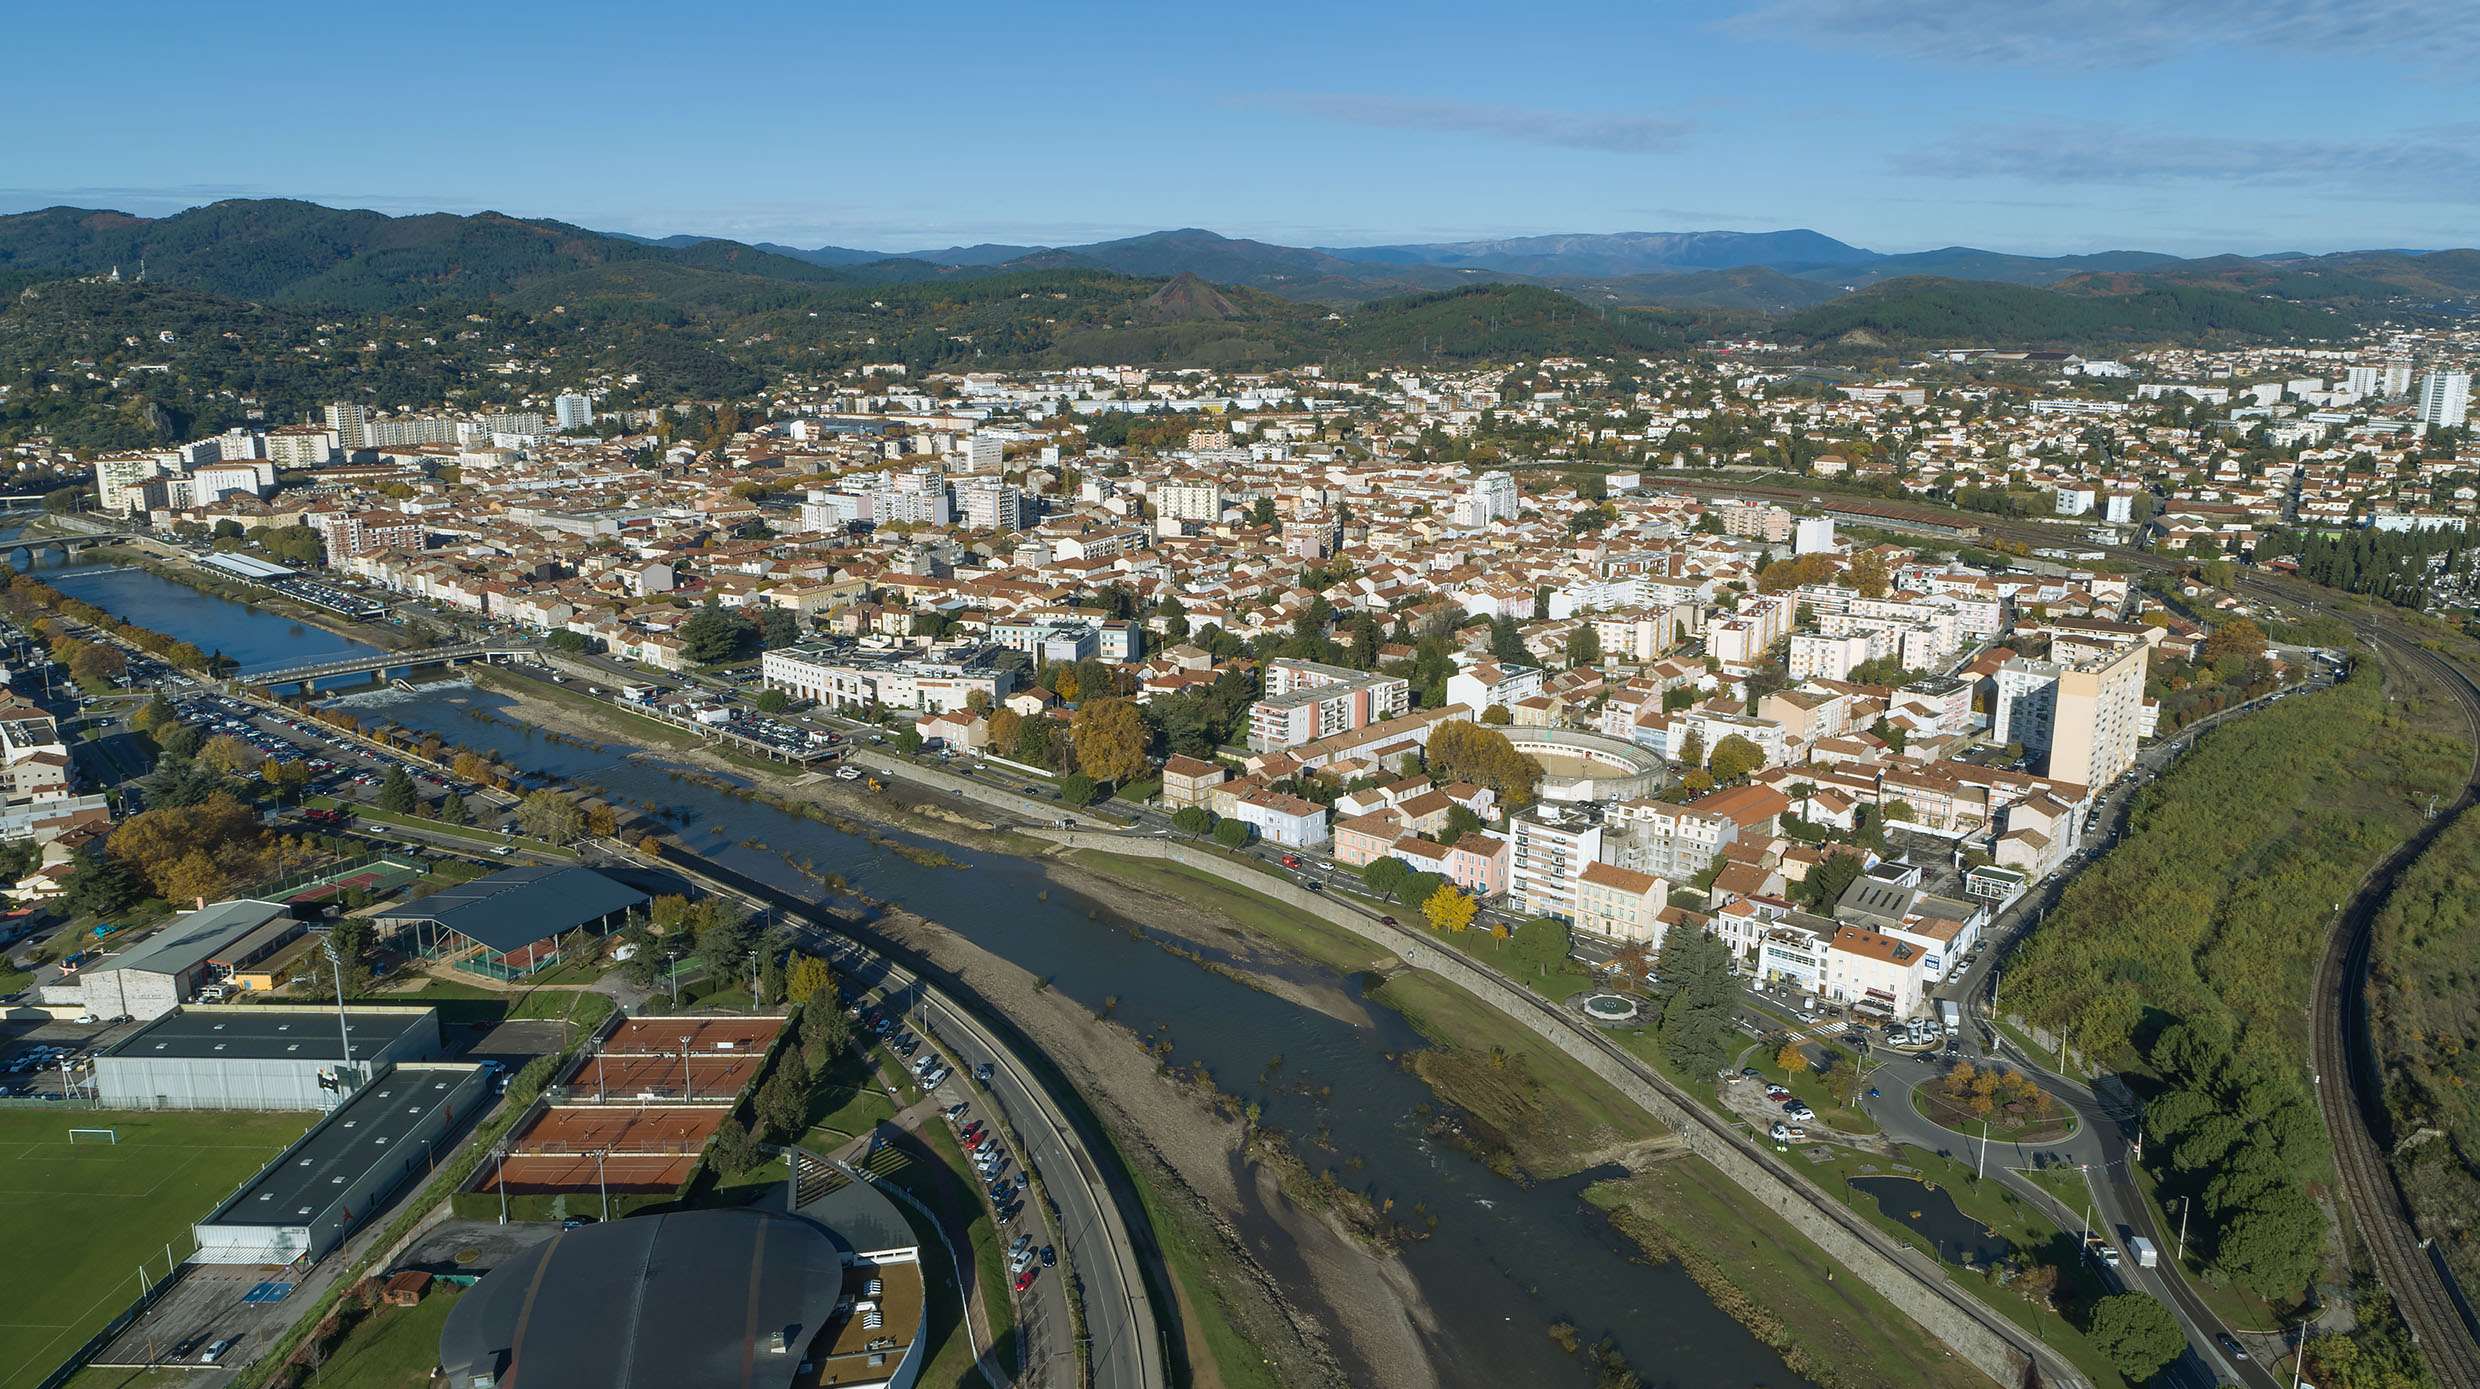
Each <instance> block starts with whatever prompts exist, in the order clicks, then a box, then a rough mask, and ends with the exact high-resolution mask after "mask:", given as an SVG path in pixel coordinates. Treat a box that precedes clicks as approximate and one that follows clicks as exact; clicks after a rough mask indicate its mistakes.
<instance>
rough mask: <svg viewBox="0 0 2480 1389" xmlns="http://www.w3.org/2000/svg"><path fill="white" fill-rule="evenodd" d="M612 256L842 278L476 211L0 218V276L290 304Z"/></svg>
mask: <svg viewBox="0 0 2480 1389" xmlns="http://www.w3.org/2000/svg"><path fill="white" fill-rule="evenodd" d="M625 265H639V266H661V267H668V268H672V269H677V270H682V271H687V272H692V273H710V274H725V275H731V276H735V277H751V278H758V279H767V280H780V281H786V282H790V283H804V284H824V283H837V282H844V281H846V279H847V277H846V276H845V275H844V274H843V273H841V272H838V271H835V270H830V269H827V268H825V267H822V266H817V265H811V264H809V263H808V262H806V261H798V260H793V259H791V258H789V257H786V256H778V255H771V254H769V253H767V252H765V251H760V250H757V249H755V248H754V247H749V246H742V245H739V244H737V243H733V242H722V241H710V242H701V243H698V244H696V245H693V246H686V247H669V246H660V245H655V244H651V243H648V242H642V241H633V240H629V239H627V238H624V237H616V236H606V235H604V234H603V233H601V232H594V231H588V230H586V229H585V228H583V227H572V226H569V225H567V224H566V223H563V222H548V221H538V220H527V219H524V218H517V217H504V216H501V215H500V214H498V213H489V212H486V213H478V214H476V215H473V216H470V217H460V216H455V215H452V214H448V213H434V214H430V215H427V216H420V217H388V216H384V215H382V214H380V213H376V212H353V211H343V210H339V209H336V208H330V207H321V206H319V205H318V204H316V203H305V202H294V201H289V200H283V199H259V200H250V201H234V202H221V203H214V204H210V205H209V206H206V207H199V208H192V209H190V210H189V211H187V212H183V213H179V214H177V215H175V216H171V217H162V218H146V217H132V216H129V215H127V214H125V213H119V212H99V211H94V210H90V209H85V208H70V207H55V208H46V209H44V210H42V211H40V212H25V213H17V214H14V215H10V216H5V217H0V274H11V273H12V272H14V273H13V276H12V277H13V278H17V279H20V280H24V279H31V278H58V277H66V276H80V275H95V274H101V273H104V272H106V271H109V270H112V269H115V268H117V269H118V270H119V271H120V273H121V274H122V275H123V276H124V277H125V278H132V279H134V278H136V276H137V275H138V273H139V271H140V268H141V266H143V268H144V271H145V275H146V278H147V280H148V281H149V282H150V283H154V284H162V285H173V286H177V287H180V288H183V289H197V290H204V291H206V292H208V293H211V294H223V295H229V296H231V297H233V298H236V299H251V300H257V301H261V302H264V303H271V304H284V305H298V306H301V307H304V308H321V309H392V308H403V307H406V306H409V305H414V304H424V303H442V302H448V301H468V302H471V301H477V300H487V299H492V298H496V297H498V296H500V295H504V294H507V293H509V292H511V291H513V290H515V289H518V288H520V287H521V286H524V285H526V284H529V283H532V282H535V281H538V280H540V279H542V278H544V277H548V276H556V275H567V274H574V273H576V272H579V271H587V270H594V269H597V268H602V267H612V266H625Z"/></svg>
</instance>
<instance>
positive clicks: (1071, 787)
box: [1059, 772, 1102, 806]
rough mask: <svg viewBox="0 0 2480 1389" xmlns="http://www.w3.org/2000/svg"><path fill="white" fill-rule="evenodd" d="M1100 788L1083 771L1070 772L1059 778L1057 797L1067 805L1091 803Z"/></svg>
mask: <svg viewBox="0 0 2480 1389" xmlns="http://www.w3.org/2000/svg"><path fill="white" fill-rule="evenodd" d="M1101 789H1102V788H1101V787H1100V786H1098V785H1096V784H1095V782H1094V779H1093V778H1092V777H1089V776H1087V775H1085V774H1084V773H1083V772H1070V773H1068V774H1067V775H1066V776H1063V777H1061V778H1060V779H1059V799H1060V800H1061V802H1063V803H1065V804H1067V805H1078V806H1082V805H1092V804H1093V803H1094V796H1095V795H1096V793H1098V792H1099V791H1101Z"/></svg>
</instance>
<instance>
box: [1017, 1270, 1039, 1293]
mask: <svg viewBox="0 0 2480 1389" xmlns="http://www.w3.org/2000/svg"><path fill="white" fill-rule="evenodd" d="M1039 1271H1040V1270H1038V1269H1030V1268H1029V1269H1026V1270H1025V1271H1024V1272H1022V1273H1019V1274H1017V1275H1016V1291H1018V1292H1020V1293H1021V1292H1023V1291H1024V1290H1025V1289H1027V1288H1030V1287H1032V1286H1033V1275H1034V1274H1035V1273H1037V1272H1039Z"/></svg>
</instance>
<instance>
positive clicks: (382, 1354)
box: [318, 1283, 464, 1389]
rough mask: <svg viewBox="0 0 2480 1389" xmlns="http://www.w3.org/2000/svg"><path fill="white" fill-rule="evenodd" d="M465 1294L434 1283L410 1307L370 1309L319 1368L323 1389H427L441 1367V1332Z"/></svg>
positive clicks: (453, 1287) (319, 1378)
mask: <svg viewBox="0 0 2480 1389" xmlns="http://www.w3.org/2000/svg"><path fill="white" fill-rule="evenodd" d="M462 1296H464V1290H463V1289H461V1288H457V1287H455V1286H453V1285H450V1284H445V1283H434V1284H432V1285H431V1290H430V1293H429V1295H427V1296H425V1297H424V1298H423V1299H422V1300H421V1301H420V1302H418V1303H415V1304H414V1305H413V1306H411V1307H390V1306H387V1305H385V1304H382V1305H380V1306H378V1307H374V1308H372V1309H371V1312H370V1315H369V1316H366V1317H364V1318H362V1320H361V1322H360V1323H359V1324H358V1325H356V1326H355V1327H354V1328H353V1329H352V1330H351V1331H350V1332H347V1333H346V1334H345V1338H344V1339H343V1340H342V1341H339V1342H337V1343H336V1348H335V1349H334V1350H332V1351H330V1352H328V1356H327V1363H325V1364H324V1365H321V1366H320V1367H319V1372H318V1382H319V1384H320V1386H321V1389H427V1386H428V1385H429V1384H430V1382H431V1367H432V1366H433V1365H436V1364H438V1363H439V1331H440V1328H442V1327H444V1326H446V1325H447V1324H448V1313H449V1311H450V1309H452V1308H454V1307H455V1306H456V1300H457V1299H458V1298H459V1297H462Z"/></svg>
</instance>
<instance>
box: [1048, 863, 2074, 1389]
mask: <svg viewBox="0 0 2480 1389" xmlns="http://www.w3.org/2000/svg"><path fill="white" fill-rule="evenodd" d="M1026 833H1028V834H1031V835H1034V836H1037V837H1039V838H1042V839H1046V840H1049V841H1051V842H1052V843H1055V844H1059V845H1061V846H1063V847H1067V848H1072V849H1092V850H1094V851H1096V852H1099V853H1106V854H1124V855H1126V856H1128V857H1130V858H1146V859H1159V860H1164V861H1167V862H1171V863H1176V864H1179V865H1181V866H1183V867H1186V868H1193V869H1196V870H1197V871H1199V872H1202V873H1209V874H1212V875H1214V876H1215V877H1217V878H1220V879H1222V880H1223V881H1225V882H1228V883H1230V884H1231V885H1232V886H1234V887H1238V888H1243V889H1245V890H1247V891H1250V892H1254V893H1258V894H1260V895H1262V896H1265V897H1268V898H1271V899H1273V900H1275V901H1278V902H1281V903H1283V904H1284V905H1285V906H1288V907H1291V908H1293V909H1295V910H1297V911H1300V912H1303V913H1306V914H1307V915H1310V916H1313V917H1316V918H1317V919H1319V920H1321V921H1326V922H1329V923H1331V924H1333V925H1335V926H1339V927H1341V928H1343V929H1344V930H1347V931H1350V932H1351V933H1352V934H1354V935H1356V936H1358V937H1360V938H1361V939H1363V940H1366V941H1369V942H1370V943H1372V944H1374V945H1377V946H1379V947H1381V948H1383V949H1385V950H1386V951H1388V952H1389V953H1391V954H1393V955H1394V956H1395V957H1396V958H1398V959H1400V960H1402V961H1403V962H1404V963H1406V964H1408V965H1410V966H1412V967H1413V968H1415V969H1422V970H1427V971H1429V972H1430V973H1432V974H1435V975H1438V976H1439V977H1440V978H1443V979H1445V980H1447V981H1448V982H1449V983H1452V984H1455V985H1456V986H1458V987H1459V988H1462V989H1464V990H1465V991H1466V992H1468V993H1471V994H1473V995H1474V996H1476V997H1478V998H1479V999H1481V1000H1482V1001H1483V1002H1484V1003H1487V1004H1489V1005H1490V1006H1491V1007H1492V1008H1495V1009H1497V1010H1498V1011H1499V1012H1500V1013H1502V1014H1504V1015H1506V1016H1507V1017H1508V1018H1509V1019H1511V1020H1513V1021H1514V1022H1516V1023H1518V1024H1520V1025H1522V1026H1523V1027H1525V1028H1527V1029H1529V1030H1530V1031H1532V1032H1533V1033H1535V1034H1536V1035H1538V1036H1540V1037H1541V1038H1543V1039H1544V1040H1545V1041H1548V1042H1550V1043H1551V1044H1552V1045H1554V1046H1556V1047H1558V1048H1559V1049H1560V1050H1561V1051H1563V1052H1565V1053H1566V1054H1567V1055H1569V1056H1570V1057H1573V1058H1574V1059H1575V1060H1576V1061H1577V1063H1578V1064H1580V1065H1582V1066H1584V1067H1585V1068H1586V1069H1588V1070H1590V1071H1592V1072H1593V1073H1594V1074H1595V1075H1597V1076H1599V1077H1601V1078H1602V1079H1603V1080H1604V1081H1607V1082H1608V1083H1609V1084H1610V1085H1611V1086H1612V1087H1613V1088H1615V1089H1616V1090H1618V1091H1619V1093H1621V1094H1622V1095H1625V1096H1626V1097H1627V1098H1628V1099H1629V1100H1630V1101H1631V1102H1633V1103H1634V1104H1636V1106H1637V1107H1639V1108H1641V1109H1643V1110H1644V1111H1645V1112H1646V1113H1647V1114H1650V1115H1652V1116H1653V1117H1654V1118H1655V1119H1656V1120H1658V1121H1659V1122H1661V1124H1662V1125H1663V1126H1664V1127H1666V1128H1669V1129H1671V1130H1672V1131H1674V1132H1676V1133H1677V1134H1679V1135H1680V1137H1681V1138H1682V1139H1683V1140H1685V1142H1686V1144H1687V1146H1688V1148H1689V1150H1690V1151H1692V1152H1694V1153H1695V1154H1696V1155H1697V1156H1699V1157H1701V1158H1704V1159H1705V1160H1706V1161H1707V1162H1710V1163H1712V1164H1713V1165H1714V1166H1715V1167H1716V1168H1717V1169H1719V1170H1720V1171H1721V1172H1722V1173H1723V1175H1724V1176H1726V1177H1729V1178H1730V1179H1731V1180H1732V1181H1733V1182H1734V1183H1736V1184H1737V1185H1738V1186H1739V1187H1740V1188H1741V1189H1742V1190H1744V1191H1746V1192H1747V1193H1748V1194H1749V1195H1751V1196H1753V1197H1755V1198H1756V1199H1757V1200H1759V1201H1761V1202H1763V1203H1764V1204H1765V1205H1766V1206H1767V1207H1768V1208H1769V1209H1771V1210H1773V1211H1774V1213H1775V1214H1777V1215H1780V1216H1781V1217H1783V1218H1784V1219H1785V1220H1788V1221H1790V1222H1791V1224H1792V1225H1793V1226H1794V1227H1796V1228H1797V1229H1798V1230H1799V1231H1800V1232H1801V1233H1802V1234H1804V1235H1806V1236H1808V1238H1809V1239H1810V1240H1811V1241H1812V1242H1814V1243H1815V1244H1816V1245H1817V1247H1818V1248H1819V1249H1821V1250H1823V1251H1825V1253H1826V1254H1827V1256H1828V1257H1830V1258H1832V1259H1833V1260H1834V1261H1835V1262H1836V1263H1837V1264H1840V1265H1841V1266H1842V1267H1844V1268H1845V1269H1847V1270H1849V1271H1850V1272H1851V1273H1852V1274H1853V1276H1855V1277H1857V1278H1859V1279H1861V1280H1862V1281H1863V1282H1865V1283H1867V1284H1868V1285H1869V1286H1870V1287H1872V1288H1874V1289H1876V1290H1877V1291H1878V1292H1879V1293H1881V1294H1883V1295H1884V1296H1885V1297H1886V1298H1887V1299H1888V1300H1889V1301H1891V1302H1893V1303H1894V1305H1895V1306H1897V1307H1899V1308H1901V1309H1902V1310H1903V1312H1904V1313H1905V1314H1906V1315H1907V1316H1909V1317H1911V1318H1912V1319H1913V1320H1914V1321H1916V1322H1918V1323H1919V1324H1920V1325H1921V1327H1922V1328H1923V1329H1924V1330H1926V1331H1928V1332H1929V1333H1930V1334H1931V1335H1933V1336H1935V1337H1937V1338H1938V1339H1939V1340H1940V1341H1942V1342H1944V1343H1945V1344H1946V1345H1947V1346H1948V1347H1950V1348H1951V1349H1953V1350H1954V1352H1955V1353H1956V1354H1957V1355H1959V1356H1961V1357H1963V1359H1964V1360H1965V1361H1967V1362H1969V1363H1970V1364H1971V1365H1972V1366H1973V1367H1975V1368H1977V1369H1979V1370H1980V1371H1981V1372H1982V1373H1984V1374H1986V1375H1988V1376H1989V1377H1990V1378H1991V1379H1993V1380H1996V1381H1997V1382H1998V1383H2000V1384H2005V1385H2010V1386H2013V1385H2023V1384H2028V1383H2034V1382H2038V1383H2042V1384H2049V1385H2084V1384H2085V1383H2086V1381H2085V1380H2084V1378H2083V1377H2082V1376H2081V1375H2079V1374H2078V1373H2076V1371H2075V1370H2074V1369H2073V1368H2072V1367H2071V1366H2069V1365H2068V1364H2067V1363H2066V1362H2065V1361H2064V1360H2063V1359H2061V1358H2060V1357H2059V1356H2058V1355H2057V1354H2056V1353H2055V1352H2053V1351H2051V1350H2049V1349H2048V1348H2047V1347H2045V1346H2041V1345H2038V1344H2037V1343H2033V1342H2032V1341H2030V1339H2029V1338H2028V1337H2026V1336H2025V1335H2024V1334H2023V1333H2021V1332H2019V1331H2018V1330H2016V1328H2014V1327H2013V1326H2012V1325H2010V1324H2008V1323H2007V1322H2006V1321H2005V1320H2004V1319H2003V1318H2001V1317H2000V1316H1999V1315H1998V1314H1997V1313H1996V1312H1994V1311H1992V1310H1990V1309H1989V1308H1988V1307H1986V1306H1984V1305H1983V1304H1981V1303H1980V1302H1979V1301H1978V1300H1977V1299H1975V1298H1973V1297H1972V1295H1971V1294H1970V1293H1968V1292H1966V1291H1965V1290H1964V1289H1962V1288H1961V1287H1958V1286H1956V1285H1955V1283H1954V1282H1953V1281H1952V1280H1951V1279H1949V1278H1948V1277H1947V1276H1946V1272H1945V1270H1944V1269H1943V1268H1941V1267H1939V1266H1938V1264H1937V1263H1936V1262H1935V1261H1934V1260H1933V1259H1931V1258H1930V1257H1929V1256H1928V1255H1926V1254H1923V1253H1921V1252H1919V1251H1917V1250H1914V1249H1912V1248H1910V1247H1908V1246H1905V1245H1902V1244H1898V1243H1897V1242H1895V1241H1894V1240H1893V1239H1891V1238H1890V1237H1888V1236H1887V1235H1885V1234H1884V1233H1882V1232H1880V1231H1879V1230H1877V1229H1875V1228H1874V1227H1872V1226H1870V1225H1868V1224H1867V1223H1866V1222H1865V1221H1863V1220H1862V1219H1861V1218H1860V1217H1859V1216H1858V1215H1857V1214H1855V1213H1853V1212H1852V1211H1849V1210H1847V1209H1845V1208H1844V1207H1843V1206H1842V1205H1841V1204H1840V1203H1839V1202H1837V1201H1835V1200H1834V1199H1833V1198H1832V1197H1831V1196H1828V1195H1826V1194H1825V1193H1823V1192H1820V1191H1818V1190H1817V1189H1816V1188H1815V1187H1814V1186H1813V1185H1811V1184H1810V1183H1809V1182H1808V1181H1806V1180H1805V1179H1804V1178H1802V1177H1801V1176H1799V1174H1797V1173H1796V1172H1793V1171H1792V1170H1790V1169H1789V1168H1787V1167H1784V1166H1783V1165H1782V1164H1780V1163H1778V1162H1776V1161H1775V1160H1774V1158H1773V1156H1772V1155H1771V1154H1769V1153H1767V1152H1766V1151H1765V1150H1764V1149H1763V1148H1761V1147H1759V1146H1758V1145H1757V1144H1755V1143H1754V1142H1752V1141H1750V1140H1749V1139H1747V1138H1745V1137H1743V1136H1742V1135H1741V1134H1740V1133H1739V1132H1738V1131H1737V1130H1736V1129H1734V1128H1733V1127H1731V1125H1730V1124H1729V1123H1728V1122H1727V1121H1725V1120H1724V1119H1722V1118H1721V1117H1720V1116H1718V1115H1716V1114H1713V1113H1712V1112H1711V1111H1709V1110H1707V1109H1706V1108H1705V1107H1704V1106H1703V1105H1701V1104H1699V1103H1697V1102H1696V1100H1695V1099H1693V1098H1692V1097H1690V1096H1688V1095H1686V1094H1684V1093H1682V1092H1681V1091H1680V1090H1679V1089H1678V1087H1676V1086H1674V1085H1673V1084H1672V1083H1671V1082H1670V1081H1669V1080H1668V1079H1666V1078H1664V1077H1663V1076H1662V1075H1661V1074H1660V1073H1658V1072H1656V1071H1654V1070H1653V1069H1652V1068H1651V1067H1650V1066H1647V1065H1646V1064H1645V1063H1643V1062H1642V1061H1639V1060H1637V1059H1636V1058H1635V1057H1632V1056H1629V1055H1628V1054H1627V1053H1625V1052H1623V1051H1620V1050H1619V1049H1618V1048H1617V1047H1615V1046H1613V1045H1612V1044H1611V1043H1610V1042H1608V1041H1607V1040H1605V1039H1604V1038H1602V1037H1600V1036H1599V1035H1597V1034H1596V1033H1594V1032H1593V1031H1592V1030H1591V1028H1590V1027H1589V1026H1588V1025H1587V1024H1585V1023H1583V1022H1582V1021H1580V1020H1578V1019H1573V1018H1570V1017H1568V1016H1567V1015H1566V1014H1565V1013H1564V1012H1563V1011H1561V1009H1560V1008H1559V1007H1558V1005H1556V1004H1554V1003H1551V1002H1548V1001H1546V1000H1544V999H1542V998H1541V997H1540V996H1539V995H1538V994H1534V993H1532V992H1530V991H1529V990H1526V989H1525V988H1523V987H1522V986H1520V985H1518V984H1516V983H1515V982H1513V981H1512V980H1510V979H1508V978H1506V977H1505V976H1504V975H1501V974H1500V973H1498V972H1497V971H1496V970H1494V969H1491V968H1490V967H1488V966H1487V965H1483V964H1480V963H1478V962H1476V961H1474V960H1472V959H1470V958H1468V957H1466V956H1464V955H1461V954H1458V953H1457V952H1456V951H1454V950H1453V949H1450V948H1448V947H1446V946H1443V945H1439V944H1436V943H1434V942H1432V941H1430V940H1428V939H1426V938H1424V937H1423V936H1422V935H1421V934H1420V933H1418V932H1416V931H1412V930H1409V929H1407V928H1404V927H1401V926H1389V925H1387V924H1386V923H1385V922H1384V921H1381V920H1379V919H1378V917H1377V916H1376V915H1375V914H1372V913H1368V912H1364V911H1361V910H1359V909H1357V908H1355V907H1352V906H1349V905H1347V904H1345V903H1342V902H1338V901H1336V900H1335V899H1333V898H1331V897H1328V896H1326V895H1325V894H1323V893H1316V892H1310V891H1308V890H1307V889H1305V888H1302V887H1300V886H1298V885H1296V884H1294V883H1292V882H1290V881H1289V880H1287V879H1283V878H1278V877H1275V876H1273V875H1271V874H1267V873H1260V872H1257V871H1254V870H1251V869H1247V868H1243V867H1240V866H1238V865H1235V864H1233V863H1232V862H1231V861H1229V860H1228V859H1225V858H1223V857H1222V856H1221V855H1219V854H1216V853H1213V852H1211V851H1209V850H1205V849H1200V848H1197V847H1195V846H1193V845H1189V844H1184V843H1179V842H1176V841H1173V840H1168V839H1162V838H1158V837H1154V836H1138V835H1118V834H1104V833H1096V832H1092V831H1084V830H1059V829H1034V830H1028V831H1026ZM2036 1368H2037V1375H2036V1374H2035V1371H2036Z"/></svg>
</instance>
